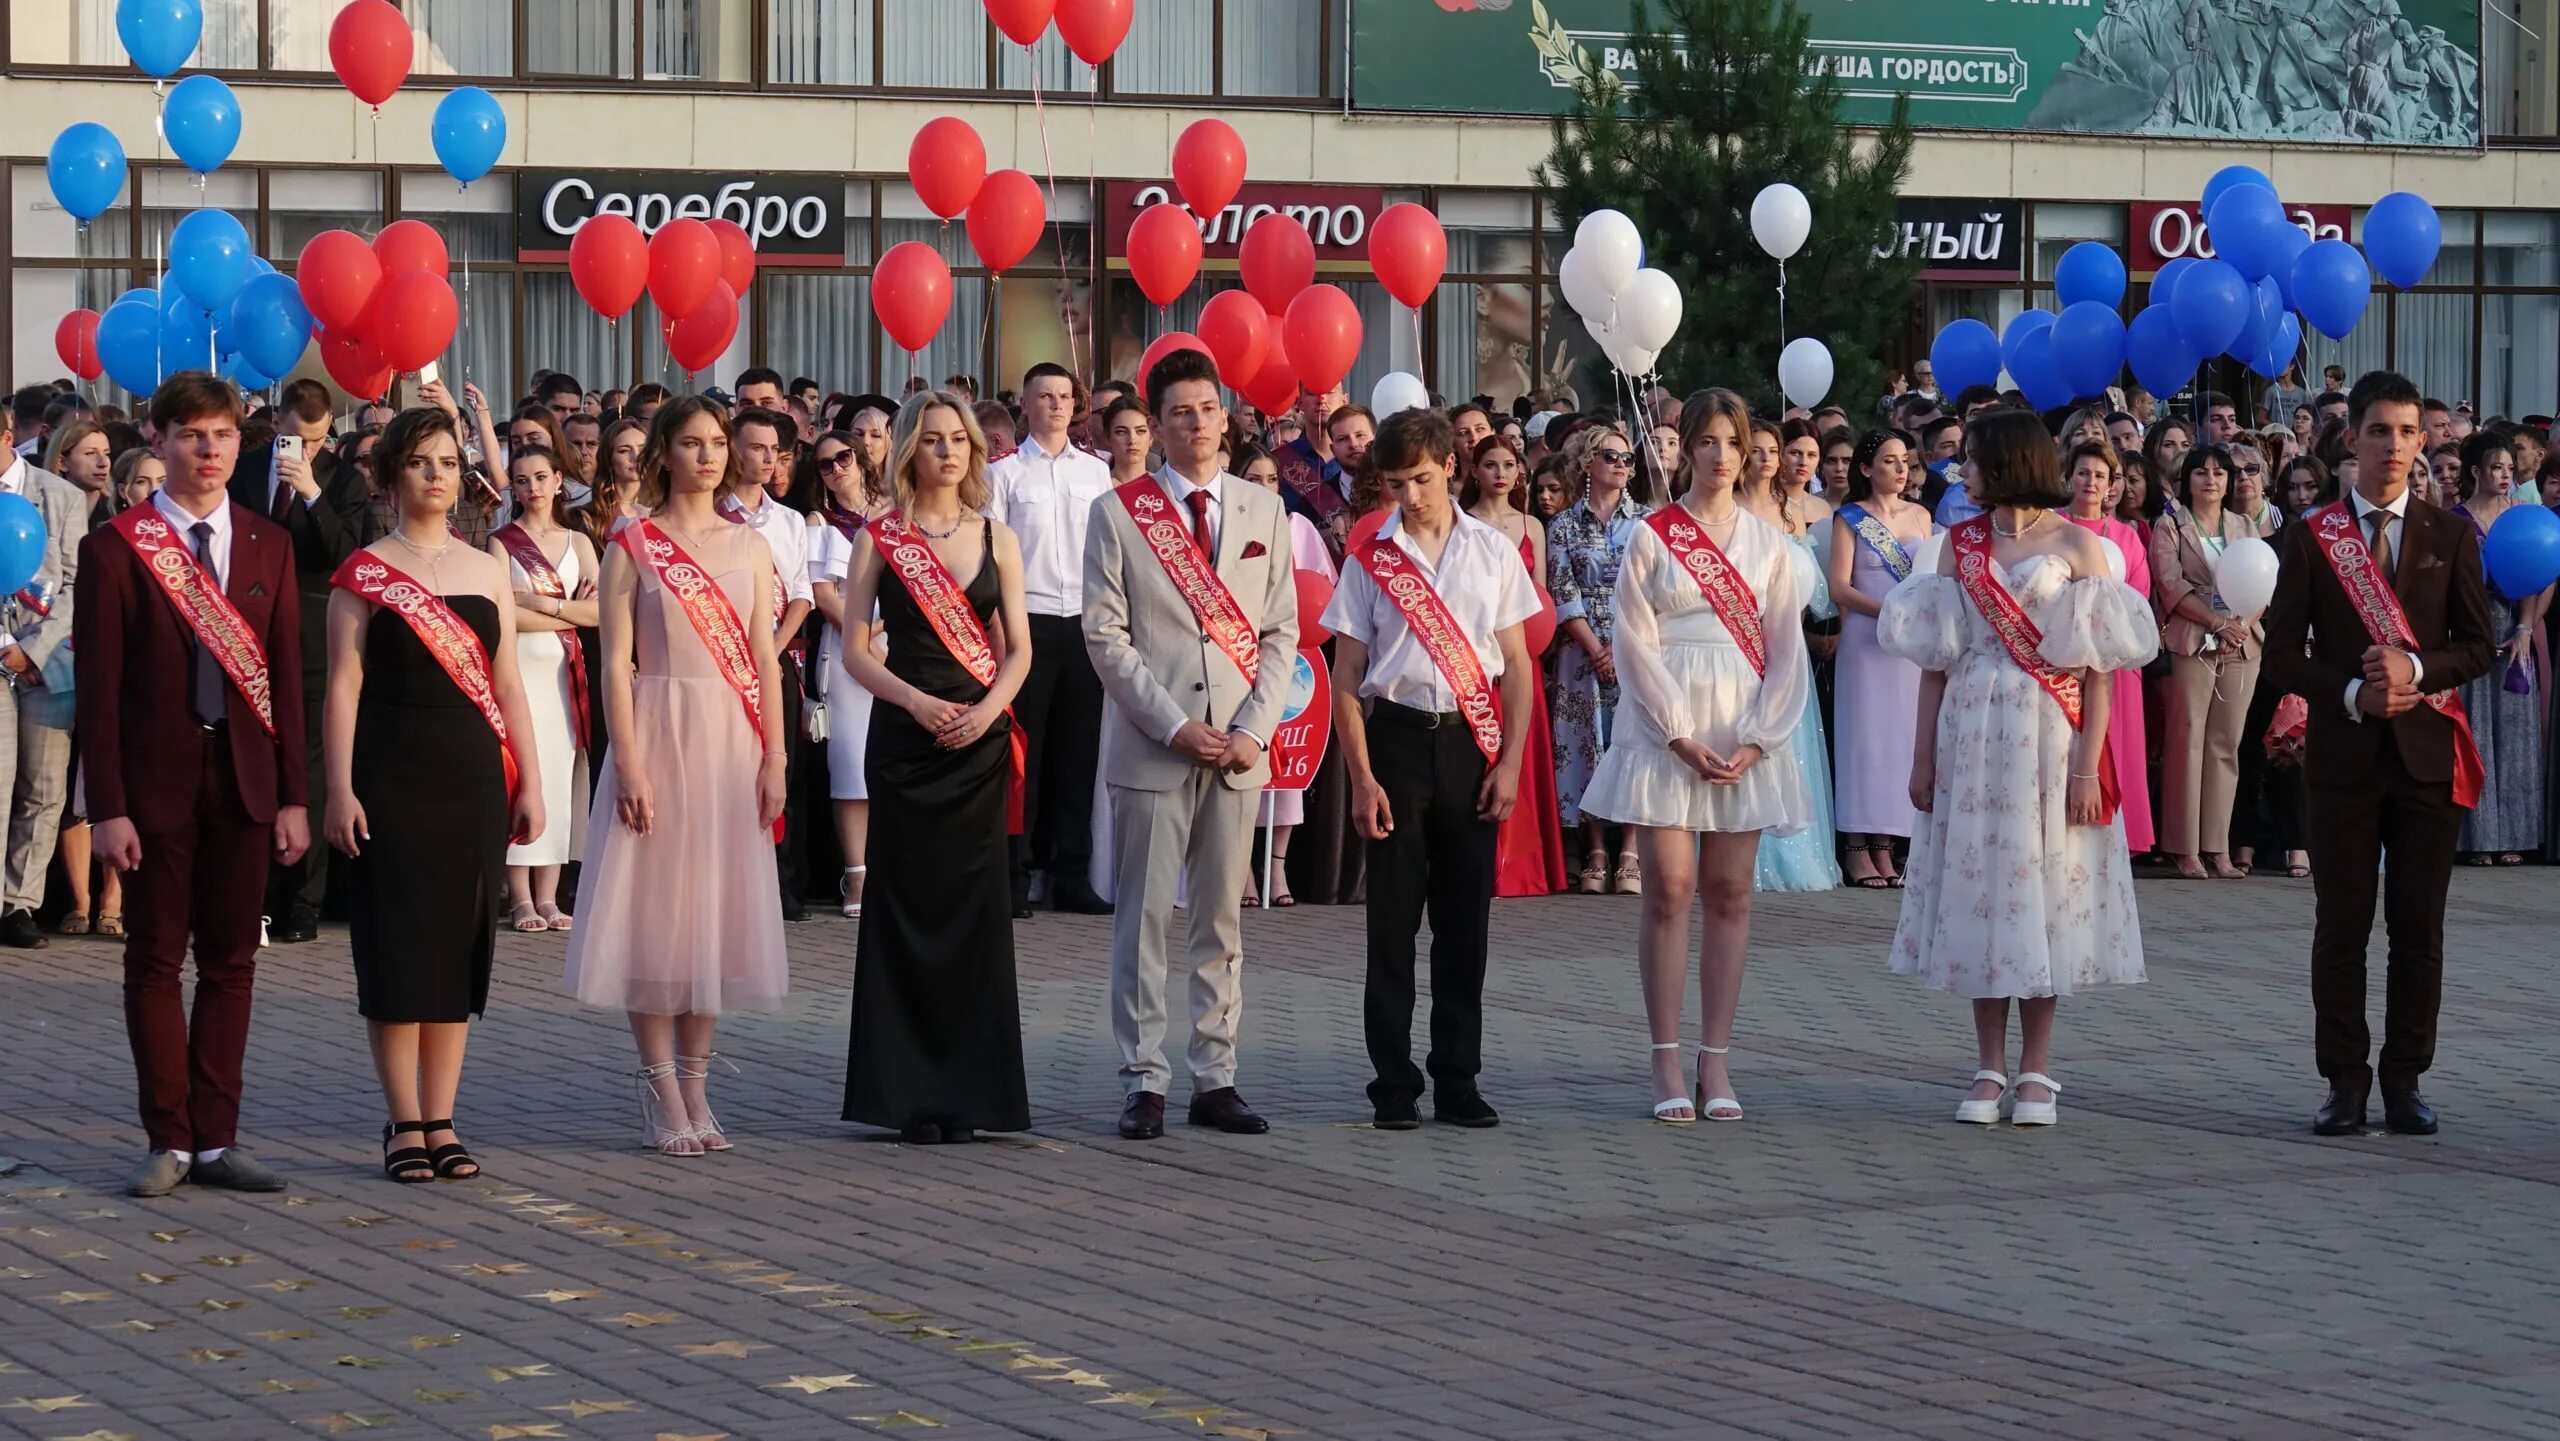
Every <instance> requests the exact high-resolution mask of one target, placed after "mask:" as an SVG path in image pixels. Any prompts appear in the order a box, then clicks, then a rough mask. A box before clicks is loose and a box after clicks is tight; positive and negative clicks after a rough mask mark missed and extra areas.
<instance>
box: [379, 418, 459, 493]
mask: <svg viewBox="0 0 2560 1441" xmlns="http://www.w3.org/2000/svg"><path fill="white" fill-rule="evenodd" d="M439 435H441V436H443V437H444V438H445V439H447V440H449V441H452V442H453V453H454V456H455V458H456V459H457V460H459V459H461V458H462V432H461V430H460V429H459V428H458V427H456V426H455V425H454V423H453V417H452V416H450V415H447V414H445V413H444V411H443V409H442V408H440V407H438V406H433V405H418V406H412V407H410V408H409V409H407V410H404V411H402V412H400V413H399V414H398V415H395V416H393V417H391V423H390V424H389V425H386V426H384V427H383V428H382V441H381V443H380V444H378V445H376V446H375V447H374V448H373V474H374V489H376V490H377V491H380V492H381V493H382V494H384V495H387V496H389V497H391V503H392V507H393V509H394V510H395V511H396V510H397V509H398V507H399V504H400V475H401V472H403V471H405V470H407V469H408V468H409V462H410V461H411V460H412V459H414V458H415V457H416V456H417V454H418V452H419V451H421V450H423V449H425V448H426V444H427V442H428V441H430V440H433V439H435V438H436V437H437V436H439ZM466 463H467V462H466Z"/></svg>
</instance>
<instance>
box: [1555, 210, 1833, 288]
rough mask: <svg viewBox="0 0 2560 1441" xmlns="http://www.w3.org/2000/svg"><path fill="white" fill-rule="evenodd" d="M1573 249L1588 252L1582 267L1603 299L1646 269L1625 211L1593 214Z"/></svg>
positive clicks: (1638, 240) (1638, 239) (1584, 222)
mask: <svg viewBox="0 0 2560 1441" xmlns="http://www.w3.org/2000/svg"><path fill="white" fill-rule="evenodd" d="M1799 198H1801V197H1799ZM1573 248H1574V249H1575V250H1578V251H1582V252H1585V253H1584V255H1583V260H1582V264H1583V266H1584V268H1585V269H1586V270H1587V271H1588V272H1589V273H1590V278H1591V280H1592V281H1593V282H1594V283H1595V284H1597V285H1598V287H1599V290H1600V293H1601V294H1603V295H1616V294H1618V293H1619V292H1621V291H1623V290H1625V289H1626V288H1627V282H1628V281H1630V280H1633V279H1635V278H1636V271H1637V270H1638V269H1640V268H1641V267H1642V266H1643V265H1644V237H1643V236H1642V235H1640V234H1638V233H1637V232H1636V223H1635V222H1634V221H1632V220H1629V219H1628V218H1627V217H1626V215H1625V213H1624V212H1622V211H1617V210H1594V211H1592V212H1591V213H1590V214H1589V215H1586V216H1584V217H1582V226H1581V228H1580V229H1577V230H1576V231H1574V232H1573Z"/></svg>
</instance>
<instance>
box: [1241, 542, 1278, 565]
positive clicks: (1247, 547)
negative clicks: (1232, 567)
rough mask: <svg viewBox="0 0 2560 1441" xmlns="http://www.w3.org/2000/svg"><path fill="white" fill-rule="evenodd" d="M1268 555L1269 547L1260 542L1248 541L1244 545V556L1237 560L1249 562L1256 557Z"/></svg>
mask: <svg viewBox="0 0 2560 1441" xmlns="http://www.w3.org/2000/svg"><path fill="white" fill-rule="evenodd" d="M1270 553H1271V547H1269V546H1267V545H1264V544H1263V543H1262V542H1261V541H1258V540H1248V541H1246V542H1245V543H1244V554H1243V555H1242V556H1239V557H1238V559H1240V560H1251V559H1253V558H1254V557H1255V556H1257V555H1269V554H1270Z"/></svg>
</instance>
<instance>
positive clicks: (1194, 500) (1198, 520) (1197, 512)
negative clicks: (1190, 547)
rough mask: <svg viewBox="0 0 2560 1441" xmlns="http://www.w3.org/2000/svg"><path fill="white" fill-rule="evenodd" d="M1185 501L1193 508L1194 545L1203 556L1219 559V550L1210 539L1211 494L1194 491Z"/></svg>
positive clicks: (1192, 529)
mask: <svg viewBox="0 0 2560 1441" xmlns="http://www.w3.org/2000/svg"><path fill="white" fill-rule="evenodd" d="M1183 500H1184V501H1185V502H1187V503H1188V504H1189V505H1190V506H1191V540H1192V543H1193V544H1195V545H1197V546H1199V547H1200V553H1201V554H1202V555H1204V556H1208V557H1210V558H1211V559H1213V560H1214V559H1215V558H1216V557H1217V554H1218V548H1217V546H1216V545H1214V544H1212V543H1211V542H1210V539H1209V492H1207V491H1205V490H1194V491H1192V492H1191V493H1190V494H1189V495H1186V496H1184V497H1183Z"/></svg>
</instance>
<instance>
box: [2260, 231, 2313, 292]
mask: <svg viewBox="0 0 2560 1441" xmlns="http://www.w3.org/2000/svg"><path fill="white" fill-rule="evenodd" d="M2310 248H2311V236H2310V235H2309V234H2308V233H2306V232H2305V231H2304V230H2303V228H2302V227H2301V226H2299V225H2287V226H2286V227H2285V228H2284V229H2282V230H2279V231H2277V232H2276V241H2275V246H2274V253H2273V254H2272V255H2271V256H2270V257H2269V258H2270V259H2271V260H2272V261H2273V264H2272V265H2271V266H2270V268H2269V269H2268V271H2267V274H2268V275H2270V276H2272V277H2274V279H2275V282H2276V290H2277V291H2278V292H2279V293H2281V294H2282V295H2283V296H2284V308H2285V309H2287V310H2293V309H2296V308H2297V307H2296V305H2295V304H2294V299H2293V263H2294V262H2295V261H2297V260H2300V259H2301V258H2302V252H2304V251H2306V250H2309V249H2310Z"/></svg>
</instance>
